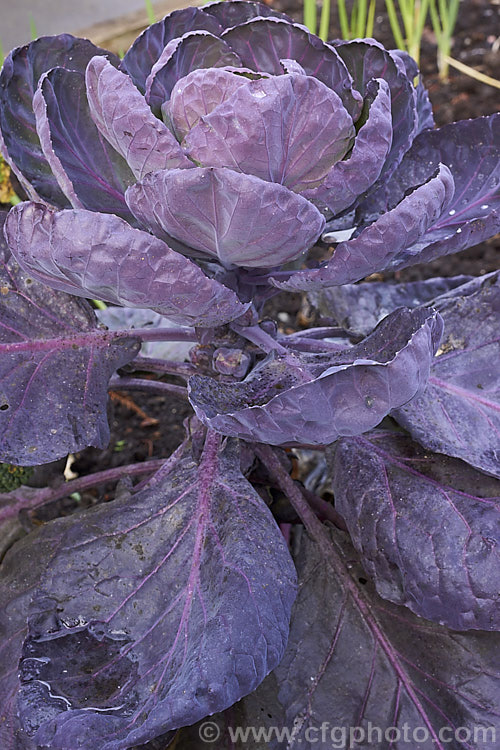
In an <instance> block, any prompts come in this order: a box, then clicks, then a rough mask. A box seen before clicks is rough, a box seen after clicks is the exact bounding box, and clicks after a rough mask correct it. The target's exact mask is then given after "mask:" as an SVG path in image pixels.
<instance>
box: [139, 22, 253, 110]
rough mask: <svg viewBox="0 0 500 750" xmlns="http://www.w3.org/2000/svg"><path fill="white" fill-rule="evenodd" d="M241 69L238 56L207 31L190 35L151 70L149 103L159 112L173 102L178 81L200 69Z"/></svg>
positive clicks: (172, 45) (172, 46) (169, 47)
mask: <svg viewBox="0 0 500 750" xmlns="http://www.w3.org/2000/svg"><path fill="white" fill-rule="evenodd" d="M226 65H229V66H234V67H239V66H241V61H240V59H239V57H238V55H237V54H236V53H235V52H233V51H232V50H231V48H230V47H229V46H228V45H227V44H226V42H224V41H222V40H221V39H219V38H218V37H216V36H214V35H213V34H210V33H209V32H208V31H190V32H189V33H187V34H184V36H183V37H181V38H180V39H173V40H172V41H171V42H169V44H168V45H167V46H166V47H165V49H164V50H163V52H162V53H161V55H160V57H159V58H158V60H157V61H156V62H155V64H154V65H153V67H152V68H151V73H150V74H149V76H148V78H147V81H146V99H147V101H148V104H149V105H150V106H151V108H152V109H153V110H154V111H156V112H159V111H160V108H161V105H162V104H163V102H165V101H167V100H168V99H170V95H171V93H172V90H173V88H174V86H175V84H176V83H177V81H178V80H180V79H181V78H184V76H187V75H188V73H191V71H192V70H196V69H198V68H222V67H224V66H226Z"/></svg>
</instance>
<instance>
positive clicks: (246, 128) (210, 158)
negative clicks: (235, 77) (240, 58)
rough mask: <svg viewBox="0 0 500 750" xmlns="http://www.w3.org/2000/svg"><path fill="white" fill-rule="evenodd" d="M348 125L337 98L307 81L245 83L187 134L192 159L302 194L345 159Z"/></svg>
mask: <svg viewBox="0 0 500 750" xmlns="http://www.w3.org/2000/svg"><path fill="white" fill-rule="evenodd" d="M354 132H355V131H354V126H353V123H352V119H351V117H350V116H349V114H348V113H347V111H346V110H345V109H344V106H343V104H342V101H341V100H340V98H339V96H338V95H337V94H336V93H335V92H334V91H332V90H331V89H329V88H328V86H325V85H324V84H323V83H321V81H318V80H317V79H316V78H312V77H310V76H304V75H298V74H285V75H281V76H273V77H271V78H263V79H261V80H258V81H248V82H247V83H246V85H244V86H239V87H237V88H236V89H235V90H234V92H233V94H232V96H229V97H228V98H227V99H226V100H225V101H223V102H222V103H221V104H219V105H218V106H217V107H216V108H215V109H214V110H213V111H212V112H211V113H210V114H208V115H206V116H204V117H202V118H201V120H200V121H199V122H198V123H197V124H196V125H195V126H194V127H193V129H192V130H191V131H190V132H189V133H188V134H187V136H186V138H185V140H184V143H185V147H186V152H187V154H188V155H189V157H190V158H191V159H193V160H194V161H196V162H197V163H199V164H202V165H203V166H209V167H230V168H231V169H234V170H236V171H241V172H245V173H247V174H253V175H255V176H256V177H260V178H261V179H262V180H268V181H269V182H275V183H278V184H282V185H286V187H288V188H289V189H290V190H294V191H295V192H302V191H303V190H305V189H306V188H315V187H317V186H318V185H319V184H321V182H322V180H323V179H324V178H325V176H326V175H327V174H328V172H329V171H330V169H331V167H332V166H333V165H334V164H335V163H336V162H338V161H339V160H340V159H342V158H343V156H344V155H345V154H346V152H347V151H348V149H349V148H350V146H351V143H352V140H353V138H354Z"/></svg>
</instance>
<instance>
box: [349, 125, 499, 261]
mask: <svg viewBox="0 0 500 750" xmlns="http://www.w3.org/2000/svg"><path fill="white" fill-rule="evenodd" d="M439 163H442V164H446V166H447V167H448V168H449V169H450V171H451V174H452V175H453V180H454V182H455V195H454V197H453V200H452V201H451V203H450V205H449V206H448V209H447V211H446V212H445V213H443V215H442V216H439V217H438V218H437V220H436V221H435V222H434V223H433V224H432V225H431V226H430V227H429V228H428V229H427V231H426V233H425V234H424V235H423V237H421V238H419V240H418V242H417V243H416V244H415V245H414V246H413V247H411V248H409V251H408V252H405V253H403V254H401V255H399V256H396V258H394V260H393V261H392V262H391V265H392V266H393V267H394V268H403V267H405V266H409V265H412V264H414V263H427V262H428V261H431V260H433V259H434V258H439V257H440V256H442V255H448V254H450V253H456V252H458V251H459V250H463V249H464V248H466V247H470V246H471V245H475V244H477V243H478V242H482V241H483V240H485V239H488V238H489V237H492V236H493V235H494V234H495V233H496V232H498V231H499V230H500V188H499V185H500V114H498V113H497V114H494V115H491V116H489V117H478V118H477V119H475V120H462V121H460V122H454V123H452V124H450V125H445V126H444V127H443V128H440V129H439V130H427V131H425V132H424V133H421V134H420V135H419V136H418V137H417V138H416V139H415V143H414V145H413V147H412V148H411V150H410V151H409V152H408V154H407V155H406V156H405V158H404V159H403V162H402V163H401V166H400V167H399V169H398V170H397V171H396V172H395V173H394V175H393V176H392V178H391V179H390V180H388V182H387V183H386V184H385V185H384V186H383V187H381V188H380V190H379V191H378V192H377V193H376V194H375V195H373V196H372V197H371V198H370V199H369V200H368V201H367V203H366V204H365V205H363V206H361V207H360V210H359V212H358V220H360V221H364V220H365V219H368V220H371V219H372V218H373V216H376V215H378V214H380V213H383V212H385V211H387V210H390V209H391V208H392V207H393V206H394V205H395V204H396V203H398V202H399V200H401V198H402V197H403V196H404V194H405V193H406V191H408V190H409V189H410V188H411V187H413V186H414V185H419V184H420V183H422V182H423V181H424V180H426V179H428V178H429V176H430V175H431V174H432V173H433V171H434V170H435V169H436V167H437V166H438V164H439Z"/></svg>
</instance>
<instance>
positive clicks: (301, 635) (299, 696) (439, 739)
mask: <svg viewBox="0 0 500 750" xmlns="http://www.w3.org/2000/svg"><path fill="white" fill-rule="evenodd" d="M328 533H329V535H330V539H331V549H330V550H329V554H325V553H326V550H324V552H323V553H322V552H321V551H320V549H319V546H318V545H317V544H315V543H314V542H313V541H312V540H311V539H309V538H308V537H306V535H305V534H303V535H302V536H301V538H300V542H299V541H297V542H296V550H297V552H296V555H295V564H296V566H297V570H298V574H299V594H298V597H297V601H296V603H295V607H294V610H293V614H292V622H291V627H290V639H289V644H288V648H287V650H286V652H285V656H284V658H283V661H282V662H281V664H280V666H279V667H278V668H277V669H275V670H274V672H273V673H272V674H271V675H270V676H269V678H268V679H267V680H266V681H265V682H264V683H263V684H262V686H261V688H260V689H259V690H258V691H257V693H256V695H255V696H252V699H253V701H252V702H253V706H252V703H250V702H248V703H247V701H246V700H245V701H244V702H243V705H244V706H245V707H247V706H248V709H247V710H248V711H252V713H251V714H250V715H249V721H248V724H244V726H245V725H246V726H248V725H250V726H252V725H260V724H261V721H259V720H258V719H257V717H256V709H257V710H258V709H259V708H260V706H259V703H258V702H257V696H260V694H261V693H262V695H263V696H265V697H266V698H267V701H268V702H269V703H268V704H265V705H271V706H272V712H273V713H277V714H278V716H279V718H280V719H281V720H280V721H279V722H274V721H273V722H269V723H270V724H273V725H274V726H276V724H278V726H280V727H286V728H288V729H289V733H290V734H289V742H287V743H285V742H283V743H281V744H280V743H279V742H276V741H274V742H273V743H272V744H271V747H272V748H278V747H279V748H284V747H288V748H293V749H294V750H295V748H304V750H330V749H331V748H332V747H339V748H346V747H349V746H350V747H352V748H354V747H356V746H358V747H365V746H366V747H370V748H372V749H373V750H388V749H389V748H391V750H392V749H393V748H394V750H405V748H406V747H408V748H411V749H412V750H432V749H434V750H450V748H453V750H464V749H465V748H467V750H469V749H470V750H472V748H484V750H495V748H496V747H497V745H498V739H497V737H498V732H499V731H500V718H499V714H498V693H499V689H500V658H499V657H500V648H499V646H500V638H499V635H498V633H484V632H476V633H456V632H453V631H450V630H449V629H448V628H444V627H443V626H440V625H436V624H433V623H431V622H428V621H426V620H423V619H421V618H418V617H416V616H415V615H413V614H412V613H411V612H409V611H408V610H407V609H405V608H403V607H397V606H395V605H393V604H390V603H388V602H384V601H383V600H382V599H380V598H379V597H378V596H377V595H376V593H375V592H374V591H373V587H372V586H371V584H370V583H368V582H367V581H366V577H365V575H364V571H363V569H362V568H361V566H360V565H359V564H358V562H357V556H356V552H355V550H353V548H352V546H351V544H349V543H348V542H347V541H346V540H345V537H344V536H343V535H342V534H341V533H340V532H337V531H333V530H330V531H329V532H328ZM260 700H261V701H262V698H260ZM276 703H277V704H278V706H275V704H276ZM280 706H281V707H282V712H283V713H282V714H281V716H280V714H279V707H280ZM266 723H267V720H266V721H262V724H264V725H265V724H266ZM233 726H234V725H233ZM275 736H276V735H274V734H273V740H274V738H275Z"/></svg>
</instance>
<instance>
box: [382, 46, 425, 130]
mask: <svg viewBox="0 0 500 750" xmlns="http://www.w3.org/2000/svg"><path fill="white" fill-rule="evenodd" d="M390 55H391V57H392V59H393V60H395V61H396V64H398V62H401V63H402V64H403V68H404V71H405V73H406V77H407V78H408V79H409V80H410V81H415V79H418V83H417V85H416V86H415V94H416V106H417V117H418V125H417V135H418V133H421V132H422V130H427V129H428V128H433V127H434V115H433V114H432V104H431V101H430V99H429V94H428V92H427V89H426V88H425V86H424V83H423V81H422V76H421V75H420V71H419V69H418V65H417V63H416V62H415V60H414V59H413V58H412V57H410V55H409V54H408V53H407V52H404V51H403V50H400V49H393V50H391V51H390Z"/></svg>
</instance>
